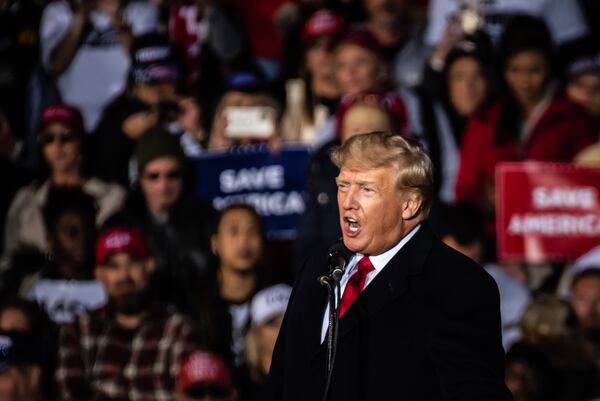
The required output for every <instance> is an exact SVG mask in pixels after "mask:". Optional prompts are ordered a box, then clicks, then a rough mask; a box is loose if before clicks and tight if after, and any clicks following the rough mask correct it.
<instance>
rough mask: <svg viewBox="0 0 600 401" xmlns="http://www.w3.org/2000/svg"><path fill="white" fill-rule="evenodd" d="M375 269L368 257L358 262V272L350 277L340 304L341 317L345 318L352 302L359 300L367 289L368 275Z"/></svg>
mask: <svg viewBox="0 0 600 401" xmlns="http://www.w3.org/2000/svg"><path fill="white" fill-rule="evenodd" d="M374 269H375V268H374V267H373V264H372V263H371V260H370V259H369V257H368V256H363V257H362V259H361V260H359V261H358V271H357V272H356V273H354V274H353V275H352V276H351V277H350V279H349V280H348V283H347V284H346V288H344V294H343V295H342V301H341V302H340V317H342V316H344V313H345V312H346V310H347V309H348V308H349V307H350V305H352V302H354V301H355V300H356V298H358V294H360V293H361V291H362V290H363V289H364V288H365V281H366V279H367V274H369V273H370V272H372V271H373V270H374Z"/></svg>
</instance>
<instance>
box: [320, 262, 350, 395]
mask: <svg viewBox="0 0 600 401" xmlns="http://www.w3.org/2000/svg"><path fill="white" fill-rule="evenodd" d="M343 273H344V271H343V268H339V267H337V268H335V269H333V271H332V272H331V273H330V274H329V275H325V276H321V277H319V283H321V285H323V286H326V287H327V298H328V302H329V328H328V330H327V380H326V382H325V391H324V393H323V401H327V398H328V397H329V387H330V386H331V377H332V376H333V367H334V363H335V354H336V350H337V340H338V338H337V337H338V326H339V322H340V308H339V306H340V293H341V287H340V280H341V279H342V275H343Z"/></svg>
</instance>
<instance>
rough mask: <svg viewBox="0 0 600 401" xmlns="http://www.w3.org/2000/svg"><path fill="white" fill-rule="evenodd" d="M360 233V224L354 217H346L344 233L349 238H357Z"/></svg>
mask: <svg viewBox="0 0 600 401" xmlns="http://www.w3.org/2000/svg"><path fill="white" fill-rule="evenodd" d="M359 232H360V223H359V221H358V220H357V219H355V218H353V217H349V216H346V217H344V233H345V234H346V235H347V236H350V237H355V236H357V235H358V233H359Z"/></svg>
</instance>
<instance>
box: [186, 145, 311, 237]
mask: <svg viewBox="0 0 600 401" xmlns="http://www.w3.org/2000/svg"><path fill="white" fill-rule="evenodd" d="M309 153H310V152H309V148H308V147H307V146H301V145H286V146H284V147H283V150H282V151H281V152H279V153H271V151H270V150H269V148H268V146H266V145H247V146H240V147H237V148H234V149H232V150H228V151H219V152H208V153H205V154H203V155H201V156H200V157H198V158H196V159H195V168H196V177H197V178H196V185H195V191H196V195H198V196H200V197H202V198H204V199H208V200H212V203H213V205H214V206H215V208H217V209H223V208H224V207H225V206H227V205H230V204H232V203H247V204H251V205H253V206H254V207H255V208H256V209H257V210H258V212H259V213H260V214H261V215H262V216H263V217H264V218H265V221H266V225H267V236H268V238H271V239H294V238H295V236H296V229H297V226H298V218H299V217H300V215H302V214H303V213H304V208H305V207H304V198H303V191H304V188H305V185H306V170H307V166H308V158H309Z"/></svg>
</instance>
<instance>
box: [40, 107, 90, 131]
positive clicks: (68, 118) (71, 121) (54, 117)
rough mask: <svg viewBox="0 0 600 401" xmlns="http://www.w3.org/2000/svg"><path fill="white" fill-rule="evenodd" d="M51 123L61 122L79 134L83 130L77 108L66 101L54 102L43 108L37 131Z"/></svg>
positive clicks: (81, 118) (81, 119)
mask: <svg viewBox="0 0 600 401" xmlns="http://www.w3.org/2000/svg"><path fill="white" fill-rule="evenodd" d="M52 123H63V124H65V125H67V126H68V127H69V128H70V129H72V130H73V131H74V132H76V133H77V134H80V135H82V134H83V133H84V132H85V131H84V126H83V117H82V116H81V112H80V111H79V109H78V108H76V107H74V106H71V105H69V104H66V103H56V104H53V105H51V106H48V107H46V109H44V112H43V113H42V117H41V119H40V128H39V132H42V131H43V130H44V129H46V127H47V126H48V125H50V124H52Z"/></svg>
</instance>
